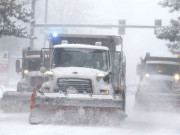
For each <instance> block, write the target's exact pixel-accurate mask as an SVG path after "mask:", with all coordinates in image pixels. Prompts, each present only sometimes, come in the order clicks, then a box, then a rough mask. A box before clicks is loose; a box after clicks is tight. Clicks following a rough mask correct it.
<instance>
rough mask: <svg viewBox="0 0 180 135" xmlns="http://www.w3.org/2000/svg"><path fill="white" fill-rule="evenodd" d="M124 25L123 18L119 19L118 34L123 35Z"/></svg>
mask: <svg viewBox="0 0 180 135" xmlns="http://www.w3.org/2000/svg"><path fill="white" fill-rule="evenodd" d="M125 25H126V21H125V20H119V30H118V34H119V35H125Z"/></svg>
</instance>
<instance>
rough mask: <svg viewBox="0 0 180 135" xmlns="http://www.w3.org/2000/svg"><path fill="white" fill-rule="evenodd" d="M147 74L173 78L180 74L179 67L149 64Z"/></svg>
mask: <svg viewBox="0 0 180 135" xmlns="http://www.w3.org/2000/svg"><path fill="white" fill-rule="evenodd" d="M146 73H149V74H153V75H156V74H162V75H170V76H173V75H174V74H176V73H179V65H173V64H147V67H146Z"/></svg>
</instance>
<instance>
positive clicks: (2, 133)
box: [0, 88, 180, 135]
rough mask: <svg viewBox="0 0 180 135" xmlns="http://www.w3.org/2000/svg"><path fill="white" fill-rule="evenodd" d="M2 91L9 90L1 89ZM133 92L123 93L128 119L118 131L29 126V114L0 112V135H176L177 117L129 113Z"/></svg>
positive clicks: (179, 129)
mask: <svg viewBox="0 0 180 135" xmlns="http://www.w3.org/2000/svg"><path fill="white" fill-rule="evenodd" d="M5 89H6V90H12V89H10V88H8V89H7V88H5ZM134 93H135V91H134V90H132V89H131V88H129V91H128V92H127V114H128V118H127V119H126V120H125V121H123V122H122V124H121V125H120V126H119V127H93V126H66V125H65V126H62V125H30V124H29V123H28V117H29V113H20V114H18V113H17V114H16V113H4V112H2V111H0V135H52V134H53V135H179V134H180V114H178V113H170V112H141V111H135V110H134V109H133V105H134Z"/></svg>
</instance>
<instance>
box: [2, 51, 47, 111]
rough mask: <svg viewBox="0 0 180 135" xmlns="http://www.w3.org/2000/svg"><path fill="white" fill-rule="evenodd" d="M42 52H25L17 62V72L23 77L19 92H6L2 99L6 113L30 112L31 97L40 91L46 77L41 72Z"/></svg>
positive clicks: (18, 88)
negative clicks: (34, 92)
mask: <svg viewBox="0 0 180 135" xmlns="http://www.w3.org/2000/svg"><path fill="white" fill-rule="evenodd" d="M40 54H41V50H23V51H22V58H21V59H17V60H16V72H17V73H18V74H21V75H22V78H21V80H20V81H19V82H18V84H17V91H6V92H4V93H3V97H2V103H1V104H2V109H3V110H4V111H5V112H24V111H25V112H26V111H30V107H29V106H30V100H31V95H32V93H33V91H34V90H35V89H39V88H40V87H41V85H42V83H43V82H44V81H45V79H46V78H45V77H43V74H42V73H41V72H40V71H39V69H40V64H41V55H40Z"/></svg>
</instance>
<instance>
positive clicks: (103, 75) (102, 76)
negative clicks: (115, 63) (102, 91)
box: [96, 73, 105, 81]
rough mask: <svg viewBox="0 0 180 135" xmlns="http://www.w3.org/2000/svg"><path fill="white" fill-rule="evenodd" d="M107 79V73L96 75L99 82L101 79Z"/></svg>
mask: <svg viewBox="0 0 180 135" xmlns="http://www.w3.org/2000/svg"><path fill="white" fill-rule="evenodd" d="M104 77H105V73H97V74H96V78H97V80H98V81H100V79H101V78H104Z"/></svg>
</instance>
